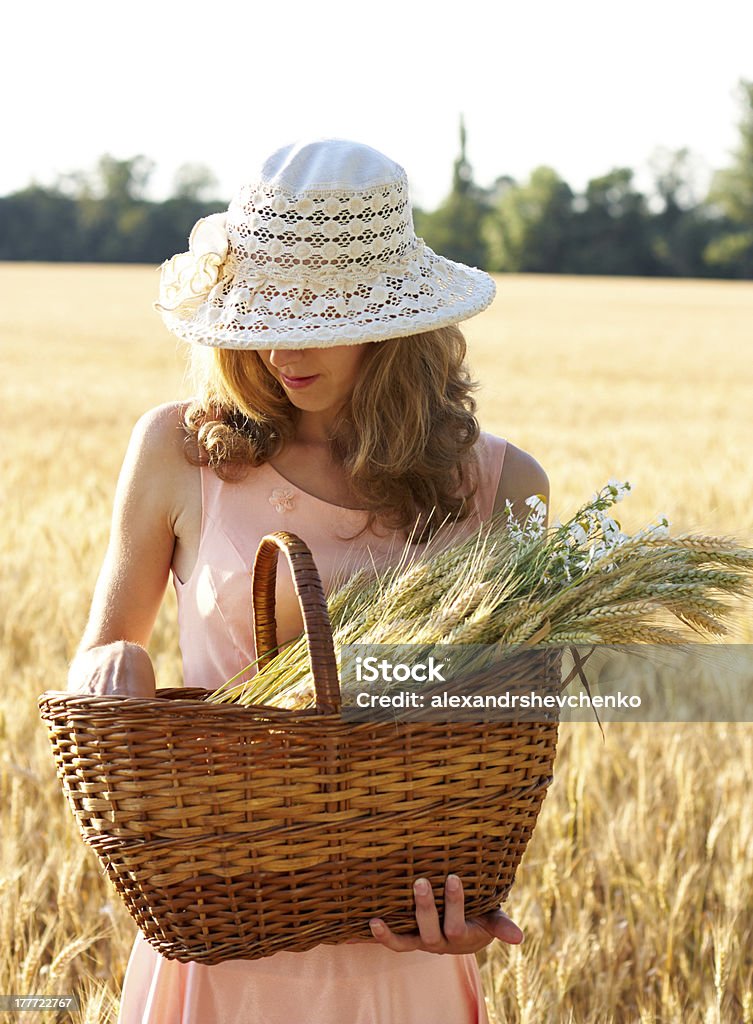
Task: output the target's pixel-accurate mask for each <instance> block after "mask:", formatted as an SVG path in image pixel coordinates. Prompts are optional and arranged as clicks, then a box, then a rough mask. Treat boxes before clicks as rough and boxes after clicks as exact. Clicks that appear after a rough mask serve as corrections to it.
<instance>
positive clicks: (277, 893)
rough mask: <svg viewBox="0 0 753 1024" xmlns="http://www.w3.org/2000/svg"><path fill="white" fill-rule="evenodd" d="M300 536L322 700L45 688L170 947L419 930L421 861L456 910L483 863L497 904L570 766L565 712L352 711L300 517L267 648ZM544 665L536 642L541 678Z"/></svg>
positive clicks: (107, 854) (69, 749) (268, 581)
mask: <svg viewBox="0 0 753 1024" xmlns="http://www.w3.org/2000/svg"><path fill="white" fill-rule="evenodd" d="M280 550H282V551H283V552H284V553H285V554H286V556H287V558H288V560H289V563H290V567H291V572H292V575H293V579H294V582H295V586H296V591H297V594H298V597H299V601H300V602H301V608H302V613H303V618H304V623H305V628H306V635H307V639H308V646H309V651H310V657H311V664H312V670H313V676H314V680H315V685H316V708H315V709H314V708H311V709H307V710H299V711H292V710H285V709H279V708H273V707H269V706H262V705H257V706H251V707H241V706H237V705H233V704H212V703H207V702H206V700H205V698H206V696H207V695H208V694H209V693H211V692H212V691H211V690H203V689H196V690H193V689H192V690H191V691H190V694H191V696H190V699H189V698H187V692H188V691H186V689H185V688H174V689H162V690H158V691H157V696H156V697H155V698H153V699H143V700H142V699H137V698H131V697H122V696H90V695H82V694H74V693H67V692H59V691H48V692H46V693H44V694H42V695H41V696H40V698H39V706H40V711H41V715H42V718H43V719H44V721H45V722H46V724H47V726H48V729H49V735H50V739H51V743H52V748H53V752H54V757H55V761H56V765H57V774H58V777H59V778H60V780H61V782H62V784H63V788H64V791H65V794H66V796H67V798H68V801H69V804H70V806H71V808H72V810H73V813H74V815H75V818H76V821H77V822H78V826H79V829H80V831H81V834H82V836H83V838H84V840H85V842H86V843H87V844H88V845H89V846H91V847H92V848H93V849H94V850H95V852H96V853H97V855H98V857H99V858H100V860H101V862H102V864H103V865H104V867H105V869H106V871H107V874H108V875H109V877H110V879H111V880H112V882H113V884H114V886H115V888H116V889H117V891H118V892H119V893H120V895H121V897H122V898H123V900H124V902H125V904H126V906H127V907H128V910H129V912H130V913H131V915H132V916H133V918H134V919H135V921H136V923H137V924H138V926H139V928H140V929H141V931H142V932H143V934H144V936H145V937H146V939H147V940H148V941H149V942H150V943H151V944H152V945H153V946H154V948H155V949H157V950H158V951H159V952H160V953H161V954H162V955H163V956H165V957H167V958H168V959H175V960H179V961H181V962H184V963H186V962H190V961H194V962H198V963H203V964H217V963H221V962H222V961H225V960H230V959H248V960H253V959H256V958H258V957H263V956H269V955H270V954H272V953H275V952H277V951H279V950H291V951H292V950H299V951H300V950H307V949H310V948H312V947H313V946H316V945H318V944H319V943H322V942H335V943H337V942H343V941H345V940H346V939H350V938H364V939H366V938H370V937H371V933H370V931H369V927H368V921H369V919H370V918H371V917H373V916H379V917H383V918H385V919H386V920H387V922H388V923H389V925H390V927H391V929H392V930H393V931H394V932H396V933H406V932H411V931H415V930H416V920H415V905H414V899H413V892H412V883H413V881H414V880H415V879H416V878H418V877H421V876H423V877H426V878H428V879H429V880H430V881H431V883H432V886H433V890H434V896H435V900H436V903H437V908H438V910H439V913H440V919H441V915H442V914H443V909H444V908H443V893H444V881H445V878H446V876H447V874H448V873H449V872H454V873H456V874H458V875H459V876H460V877H461V878H462V880H463V886H464V890H465V897H466V915H467V916H469V917H470V916H473V915H475V914H482V913H486V912H488V911H491V910H494V909H496V908H497V907H498V906H499V904H500V903H501V902H502V901H503V900H504V899H505V898H506V896H507V894H508V892H509V890H510V888H511V886H512V883H513V879H514V876H515V871H516V868H517V865H518V862H519V861H520V858H521V856H522V855H523V852H524V850H525V848H526V844H527V843H528V841H529V839H530V837H531V834H532V832H533V828H534V825H535V823H536V818H537V815H538V813H539V808H540V806H541V802H542V800H543V798H544V795H545V793H546V790H547V787H548V785H549V783H550V782H551V779H552V765H553V761H554V756H555V747H556V741H557V727H558V726H557V721H556V720H553V721H524V722H500V721H486V722H480V721H472V722H467V721H444V722H434V721H431V722H427V721H394V720H393V721H377V722H374V721H371V722H357V723H354V722H344V721H343V719H342V717H341V714H340V711H339V709H340V691H339V680H338V673H337V662H336V659H335V653H334V648H333V642H332V631H331V625H330V622H329V617H328V614H327V604H326V599H325V596H324V592H323V590H322V585H321V581H320V578H319V575H318V573H317V570H316V567H315V565H314V562H313V559H312V557H311V553H310V551H309V549H308V548H307V546H306V545H305V543H304V542H303V541H301V540H300V539H299V538H298V537H296V536H295V535H294V534H290V533H284V532H281V533H275V534H269V535H268V536H266V537H264V539H263V540H262V542H261V544H260V546H259V549H258V552H257V556H256V561H255V564H254V574H253V613H254V620H253V621H254V630H255V637H256V644H257V652H258V654H259V655H263V656H264V657H263V662H266V661H267V660H268V659H269V658H270V657H271V656H272V654H271V651H272V648H273V646H274V645H275V644H276V625H275V581H276V572H277V558H278V553H279V551H280ZM534 655H535V658H536V659H537V661H536V666H537V668H536V671H537V681H538V678H539V676H538V673H541V676H542V677H543V678H545V679H546V680H548V683H549V684H550V685H551V687H552V688H553V689H556V690H559V689H560V687H561V685H562V681H561V668H560V664H561V652H558V651H554V650H539V651H536V652H534ZM531 664H532V663H531V656H530V654H529V658H528V660H527V661H526V666H527V671H528V673H529V675H528V678H529V680H530V670H531ZM505 681H506V682H509V680H508V679H506V680H505Z"/></svg>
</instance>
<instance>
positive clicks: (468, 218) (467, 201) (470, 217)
mask: <svg viewBox="0 0 753 1024" xmlns="http://www.w3.org/2000/svg"><path fill="white" fill-rule="evenodd" d="M487 213H488V207H487V201H486V193H485V192H484V190H483V189H481V188H479V187H478V185H476V184H475V182H474V180H473V171H472V169H471V165H470V164H469V162H468V159H467V157H466V131H465V123H464V121H463V119H462V117H461V119H460V155H459V156H458V158H457V160H456V161H455V164H454V167H453V172H452V188H451V190H450V194H449V195H448V196H447V198H446V199H445V200H444V201H443V202H442V203H441V204H440V205H439V206H438V207H437V209H436V210H434V212H433V213H425V212H424V211H422V210H418V211H414V222H415V225H416V232H417V233H418V234H419V235H420V236H421V237H422V238H423V239H424V240H425V241H426V243H427V245H428V246H429V247H430V248H431V249H434V250H435V251H436V252H440V253H441V254H442V255H443V256H446V257H448V259H451V260H455V261H457V262H458V263H467V264H469V265H470V266H472V267H482V268H485V267H486V266H487V264H488V254H487V249H486V242H485V239H484V232H483V225H484V220H485V218H486V216H487Z"/></svg>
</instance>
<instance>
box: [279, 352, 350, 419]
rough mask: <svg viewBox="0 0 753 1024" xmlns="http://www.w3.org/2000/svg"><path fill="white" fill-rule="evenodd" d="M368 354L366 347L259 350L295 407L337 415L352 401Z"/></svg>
mask: <svg viewBox="0 0 753 1024" xmlns="http://www.w3.org/2000/svg"><path fill="white" fill-rule="evenodd" d="M365 354H366V345H365V344H362V345H334V346H333V347H332V348H305V349H289V348H287V349H286V348H273V349H261V350H260V351H259V356H260V357H261V360H262V362H263V363H264V365H265V366H266V368H267V370H269V372H270V373H271V374H272V376H273V377H275V378H276V379H277V380H278V381H279V382H280V384H281V385H282V386H283V388H284V389H285V394H286V395H287V396H288V398H289V399H290V401H291V402H292V404H293V405H295V406H296V407H297V408H299V409H305V410H306V411H307V412H322V413H323V412H330V413H335V412H336V411H337V410H338V409H340V407H341V406H342V405H343V404H344V403H345V402H347V400H348V399H349V398H350V396H351V393H352V391H353V387H354V386H355V383H356V379H357V377H358V372H359V369H360V366H361V362H362V361H363V357H364V355H365Z"/></svg>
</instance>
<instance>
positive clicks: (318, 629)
mask: <svg viewBox="0 0 753 1024" xmlns="http://www.w3.org/2000/svg"><path fill="white" fill-rule="evenodd" d="M280 551H282V552H283V553H284V554H285V557H286V558H287V560H288V565H289V566H290V572H291V574H292V576H293V585H294V586H295V592H296V596H297V597H298V603H299V604H300V606H301V612H302V613H303V624H304V628H305V631H306V644H307V646H308V652H309V659H310V661H311V671H312V673H313V676H314V688H315V690H316V710H317V712H318V713H319V714H321V715H327V714H333V713H337V712H338V711H339V710H340V705H341V697H340V680H339V677H338V674H337V660H336V658H335V648H334V644H333V642H332V623H331V622H330V619H329V612H328V610H327V599H326V597H325V596H324V589H323V587H322V581H321V578H320V576H319V572H318V570H317V568H316V565H315V563H314V559H313V556H312V554H311V551H310V550H309V548H308V546H307V545H306V544H305V543H304V541H302V540H301V538H300V537H298V536H296V534H294V533H288V532H287V531H286V530H280V531H278V532H277V533H268V534H267V535H266V536H264V537H262V539H261V541H260V543H259V547H258V549H257V552H256V557H255V559H254V568H253V583H252V602H253V628H254V641H255V643H256V655H257V658H258V659H259V660H258V664H259V667H260V668H263V667H264V666H265V665H266V664H268V662H270V661H271V660H272V658H273V657H274V654H273V651H274V650H275V648H276V647H277V620H276V618H275V584H276V582H277V558H278V555H279V553H280Z"/></svg>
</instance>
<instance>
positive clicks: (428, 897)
mask: <svg viewBox="0 0 753 1024" xmlns="http://www.w3.org/2000/svg"><path fill="white" fill-rule="evenodd" d="M413 892H414V898H415V903H416V922H417V924H418V932H417V933H416V932H413V933H412V934H410V935H394V934H393V933H392V931H391V930H390V928H389V927H388V926H387V924H386V923H385V922H384V921H383V920H382V919H381V918H373V919H372V920H371V921H370V922H369V927H370V928H371V933H372V935H373V936H374V938H375V939H376V941H377V942H381V943H382V945H384V946H387V947H388V948H389V949H393V950H394V951H395V952H397V953H402V952H407V951H410V950H414V949H420V950H424V951H425V952H428V953H457V954H459V953H468V952H476V951H478V950H479V949H483V948H484V946H488V945H489V943H490V942H491V941H493V939H499V941H500V942H506V943H510V944H512V945H517V944H518V943H520V942H522V941H523V932H522V931H521V930H520V928H518V926H517V925H516V924H515V922H514V921H512V920H511V919H510V918H509V917H508V916H507V914H505V912H504V911H503V910H493V911H492V912H491V913H489V914H480V915H479V916H477V917H473V918H470V920H468V921H466V919H465V896H464V893H463V884H462V882H461V880H460V879H459V878H458V877H457V876H456V875H448V876H447V881H446V883H445V911H444V921H443V923H442V925H441V926H440V922H439V914H438V912H437V907H436V904H435V902H434V894H433V892H432V889H431V885H430V883H429V882H428V881H427V880H426V879H425V878H419V879H418V880H417V881H416V882H415V884H414V886H413Z"/></svg>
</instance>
